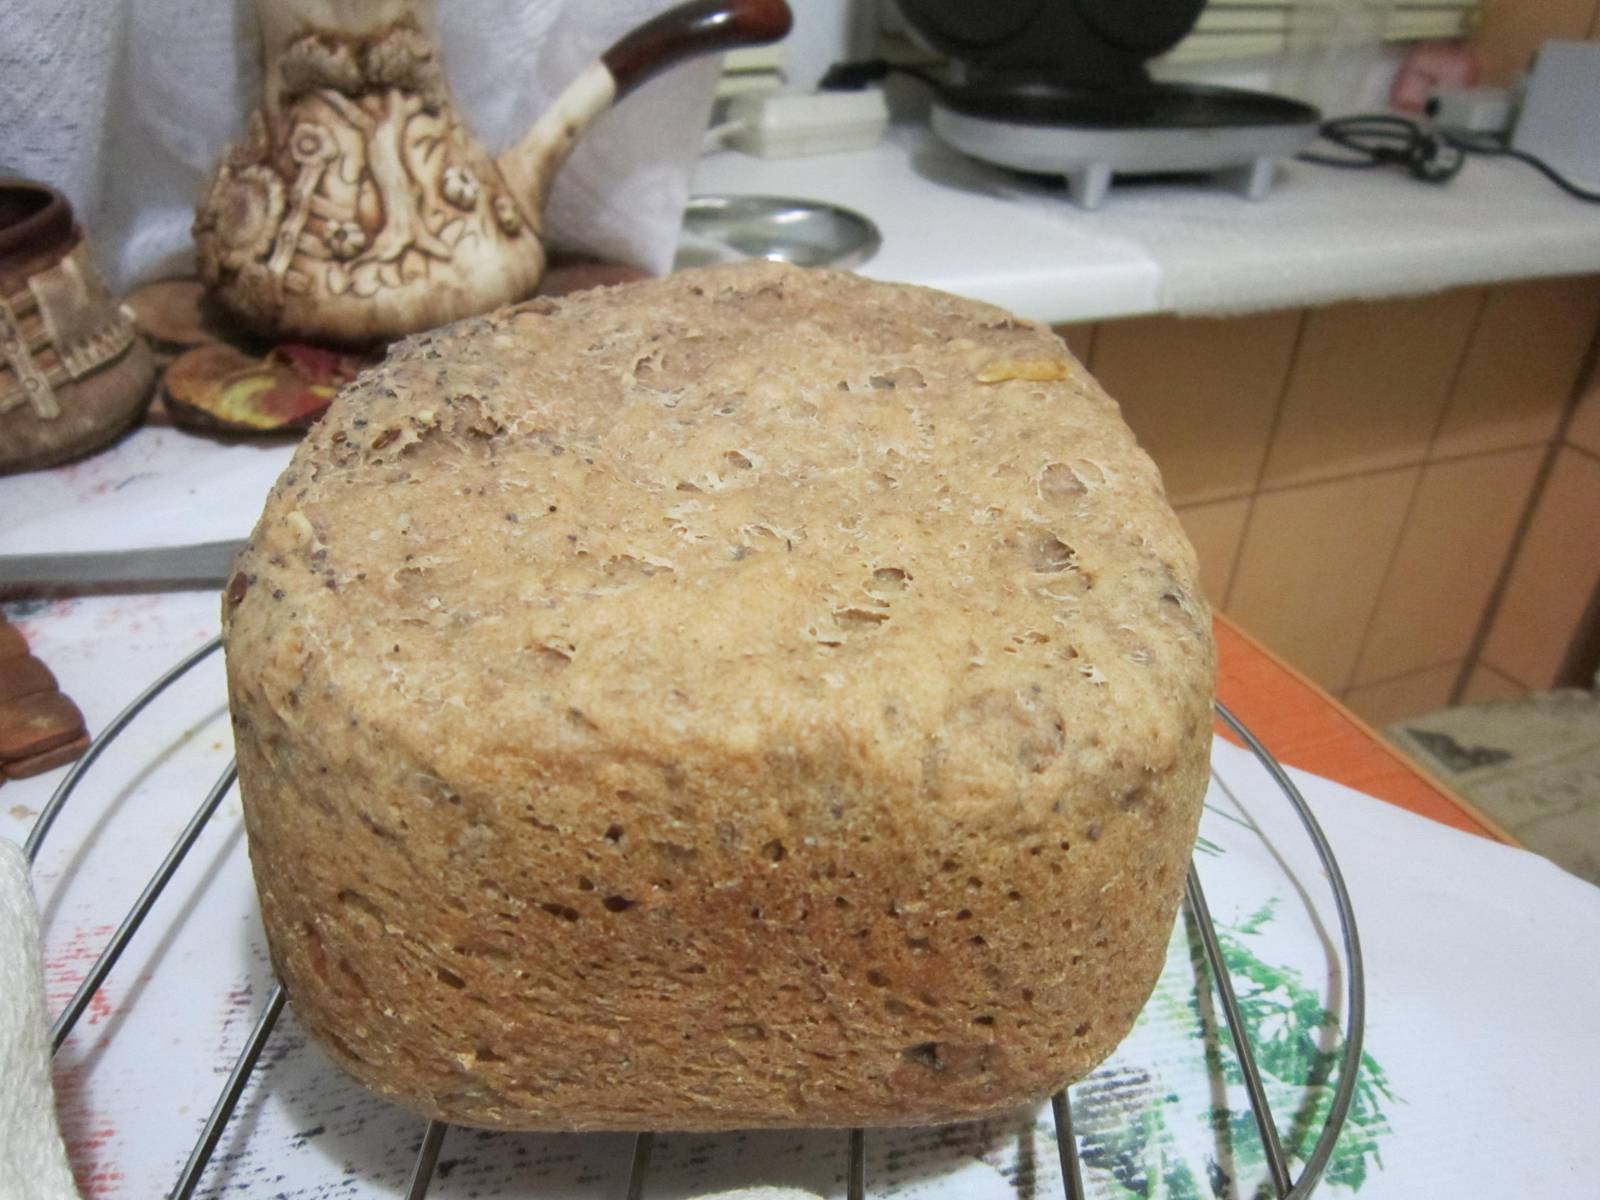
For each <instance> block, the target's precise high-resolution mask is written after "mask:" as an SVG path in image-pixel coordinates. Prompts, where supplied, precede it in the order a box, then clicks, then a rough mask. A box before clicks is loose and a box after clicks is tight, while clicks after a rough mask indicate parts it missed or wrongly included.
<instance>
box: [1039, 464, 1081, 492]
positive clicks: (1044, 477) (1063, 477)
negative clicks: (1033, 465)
mask: <svg viewBox="0 0 1600 1200" xmlns="http://www.w3.org/2000/svg"><path fill="white" fill-rule="evenodd" d="M1088 490H1089V489H1088V487H1087V485H1085V483H1084V481H1083V480H1082V479H1081V478H1079V476H1078V473H1077V472H1076V471H1074V470H1073V469H1072V468H1071V467H1069V466H1067V464H1066V463H1047V464H1045V468H1044V470H1043V471H1041V472H1040V473H1039V494H1040V495H1041V496H1043V497H1044V498H1045V499H1047V500H1070V499H1072V498H1073V497H1075V496H1082V495H1083V494H1084V493H1086V492H1087V491H1088Z"/></svg>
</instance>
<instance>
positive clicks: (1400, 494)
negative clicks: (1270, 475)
mask: <svg viewBox="0 0 1600 1200" xmlns="http://www.w3.org/2000/svg"><path fill="white" fill-rule="evenodd" d="M1420 474H1421V469H1420V468H1417V467H1403V468H1401V469H1400V470H1397V471H1384V472H1381V473H1378V474H1374V475H1361V476H1357V477H1355V478H1353V479H1339V480H1335V481H1333V482H1331V483H1314V484H1308V485H1306V486H1305V487H1297V488H1289V489H1286V490H1284V491H1278V492H1264V493H1262V494H1261V495H1259V496H1257V497H1256V500H1255V505H1254V507H1253V509H1252V510H1251V514H1250V522H1249V525H1248V526H1247V527H1246V529H1245V535H1244V545H1243V547H1242V548H1241V549H1240V552H1239V565H1238V566H1237V567H1236V568H1235V569H1234V573H1233V586H1232V588H1231V589H1230V591H1229V593H1228V614H1229V615H1230V616H1231V617H1233V618H1234V619H1235V620H1236V621H1238V622H1239V624H1240V625H1242V626H1243V627H1244V628H1245V629H1246V630H1247V631H1249V632H1250V633H1252V634H1254V635H1255V636H1256V637H1259V638H1260V639H1261V640H1262V641H1263V642H1265V643H1266V644H1267V645H1268V646H1270V647H1271V648H1272V649H1273V650H1275V651H1276V652H1277V653H1279V654H1281V655H1282V656H1283V657H1284V658H1286V659H1287V660H1288V661H1289V662H1290V663H1291V664H1293V665H1294V666H1295V667H1297V668H1299V669H1300V670H1301V671H1303V672H1304V673H1305V674H1306V675H1308V676H1310V677H1311V678H1312V679H1313V680H1315V681H1316V682H1317V683H1319V684H1321V685H1322V686H1323V687H1325V688H1327V689H1328V690H1329V691H1336V692H1337V691H1343V690H1344V688H1345V687H1346V686H1347V685H1348V684H1349V682H1350V675H1351V673H1352V672H1353V671H1354V670H1355V665H1356V657H1357V656H1358V655H1359V654H1360V652H1361V641H1362V637H1363V635H1364V634H1365V633H1366V630H1367V625H1368V623H1369V622H1370V620H1371V618H1372V613H1373V609H1374V608H1375V606H1376V605H1377V603H1378V592H1379V590H1380V589H1381V588H1382V586H1383V578H1384V573H1385V572H1386V571H1387V569H1388V566H1389V559H1390V557H1391V556H1392V555H1393V553H1394V549H1395V543H1396V542H1397V541H1398V540H1399V537H1400V530H1401V527H1402V525H1403V524H1404V522H1405V515H1406V508H1407V506H1408V504H1409V503H1410V500H1411V494H1412V492H1413V491H1414V490H1415V488H1416V484H1417V479H1418V476H1419V475H1420Z"/></svg>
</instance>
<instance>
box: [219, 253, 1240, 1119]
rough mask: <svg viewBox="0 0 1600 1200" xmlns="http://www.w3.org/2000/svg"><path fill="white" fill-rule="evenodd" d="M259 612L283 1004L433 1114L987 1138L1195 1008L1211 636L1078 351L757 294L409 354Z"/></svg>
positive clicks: (358, 396) (342, 416) (285, 554)
mask: <svg viewBox="0 0 1600 1200" xmlns="http://www.w3.org/2000/svg"><path fill="white" fill-rule="evenodd" d="M223 605H224V620H225V630H226V645H227V661H228V677H229V687H230V696H231V701H232V709H233V719H234V725H235V730H236V734H237V743H238V756H239V778H240V784H241V787H242V789H243V797H244V803H245V816H246V821H247V824H248V831H249V840H250V851H251V857H252V860H253V863H254V870H255V875H256V881H257V885H258V888H259V891H260V896H261V908H262V914H263V917H264V919H265V923H266V929H267V933H268V935H269V939H270V943H271V947H272V955H273V960H274V963H275V964H276V967H277V970H278V972H279V974H280V976H281V978H282V980H283V982H284V983H285V984H286V986H287V988H288V992H289V996H290V999H291V1001H292V1003H293V1006H294V1008H295V1010H296V1012H297V1013H298V1014H299V1017H300V1019H301V1020H302V1022H303V1023H304V1024H305V1025H306V1026H307V1027H308V1028H309V1029H310V1030H311V1032H312V1033H313V1034H314V1035H315V1036H316V1038H317V1039H318V1040H320V1042H321V1043H322V1044H323V1045H324V1046H325V1047H326V1048H327V1049H328V1051H329V1052H330V1053H331V1054H332V1056H333V1057H334V1058H335V1059H336V1060H337V1061H338V1062H339V1063H340V1064H341V1065H342V1066H344V1067H345V1068H346V1069H347V1070H348V1071H349V1072H350V1073H351V1074H353V1075H355V1076H356V1077H357V1078H358V1079H360V1080H361V1081H362V1082H364V1083H365V1084H367V1085H368V1086H370V1087H372V1088H374V1089H376V1090H378V1091H379V1092H381V1093H383V1094H385V1095H387V1096H390V1097H392V1098H393V1099H395V1100H396V1101H398V1102H400V1103H401V1104H404V1105H407V1106H410V1107H411V1108H413V1109H416V1110H418V1111H420V1112H422V1113H426V1114H430V1115H433V1116H438V1117H443V1118H447V1119H449V1120H452V1121H457V1122H464V1123H467V1124H475V1125H483V1126H494V1127H507V1128H524V1129H547V1130H560V1129H619V1130H620V1129H696V1130H711V1129H723V1128H732V1127H757V1126H839V1125H853V1124H867V1125H891V1124H909V1123H926V1122H938V1121H948V1120H956V1119H964V1118H970V1117H978V1116H981V1115H983V1114H987V1113H992V1112H995V1111H997V1110H1002V1109H1005V1108H1008V1107H1010V1106H1014V1105H1017V1104H1019V1103H1021V1102H1024V1101H1028V1100H1032V1099H1036V1098H1039V1097H1042V1096H1044V1095H1046V1094H1048V1093H1050V1092H1052V1091H1054V1090H1055V1089H1057V1088H1059V1087H1061V1086H1062V1085H1063V1084H1064V1083H1066V1082H1068V1081H1070V1080H1073V1079H1075V1078H1079V1077H1081V1076H1082V1075H1083V1074H1085V1073H1086V1072H1087V1071H1089V1070H1090V1069H1091V1068H1092V1067H1093V1066H1094V1065H1095V1064H1096V1063H1098V1062H1099V1061H1100V1060H1101V1059H1102V1058H1103V1057H1104V1056H1105V1055H1106V1054H1108V1053H1109V1052H1110V1050H1111V1049H1112V1048H1113V1047H1114V1046H1115V1045H1116V1044H1117V1043H1118V1041H1120V1040H1121V1039H1122V1038H1123V1036H1124V1035H1125V1034H1126V1033H1127V1032H1128V1029H1129V1027H1130V1025H1131V1024H1132V1022H1133V1020H1134V1017H1135V1015H1136V1014H1137V1013H1138V1011H1139V1009H1140V1008H1141V1006H1142V1005H1143V1003H1144V1001H1145V1000H1146V998H1147V997H1148V996H1149V993H1150V991H1151V989H1152V987H1153V986H1154V983H1155V979H1156V976H1157V974H1158V972H1159V970H1160V967H1161V964H1162V961H1163V958H1164V954H1165V950H1166V946H1167V942H1168V939H1169V935H1170V934H1171V930H1172V922H1173V916H1174V912H1175V910H1176V906H1177V903H1178V900H1179V897H1180V894H1181V892H1182V887H1183V878H1184V871H1185V867H1186V864H1187V861H1188V858H1189V854H1190V851H1191V849H1192V847H1193V843H1194V837H1195V829H1196V824H1197V821H1198V818H1199V811H1200V805H1201V798H1202V794H1203V792H1204V790H1205V783H1206V777H1207V762H1208V752H1209V745H1210V729H1211V722H1210V702H1211V696H1212V684H1213V648H1212V642H1211V634H1210V620H1209V614H1208V610H1207V607H1206V604H1205V602H1204V600H1203V599H1202V597H1201V595H1200V592H1199V589H1198V585H1197V577H1196V567H1195V560H1194V554H1193V551H1192V550H1191V549H1190V547H1189V545H1188V543H1187V542H1186V540H1185V539H1184V536H1183V534H1182V532H1181V530H1180V528H1179V526H1178V523H1177V521H1176V519H1175V518H1174V516H1173V514H1172V512H1171V510H1170V509H1169V508H1168V506H1167V504H1166V501H1165V500H1164V498H1163V494H1162V488H1161V481H1160V478H1159V476H1158V474H1157V472H1156V469H1155V467H1154V466H1153V465H1152V464H1151V462H1150V460H1149V458H1147V457H1146V456H1145V454H1144V453H1143V452H1142V451H1141V450H1139V448H1138V447H1137V446H1136V444H1135V443H1134V440H1133V438H1132V436H1131V435H1130V433H1129V431H1128V429H1127V428H1126V426H1125V425H1124V424H1123V423H1122V420H1121V418H1120V416H1119V414H1118V410H1117V406H1116V405H1115V403H1113V401H1112V400H1110V399H1109V398H1108V397H1107V396H1106V395H1105V394H1104V393H1103V392H1102V391H1101V390H1100V388H1099V387H1098V386H1097V385H1096V384H1095V382H1094V381H1093V380H1092V379H1091V378H1090V377H1089V375H1088V374H1087V373H1086V372H1085V370H1084V369H1083V367H1082V366H1080V365H1079V364H1078V363H1077V362H1076V361H1075V360H1074V359H1073V358H1072V357H1071V355H1070V354H1069V353H1068V351H1067V349H1066V347H1065V346H1064V345H1063V344H1062V342H1061V341H1060V340H1059V339H1057V338H1056V337H1055V336H1054V335H1052V334H1051V333H1050V331H1049V330H1048V329H1045V328H1043V327H1041V326H1038V325H1034V324H1032V323H1029V322H1025V321H1021V320H1018V319H1016V318H1014V317H1011V316H1009V315H1007V314H1006V313H1005V312H1002V311H1000V310H998V309H995V308H992V307H989V306H987V305H983V304H977V303H973V302H971V301H967V300H962V299H958V298H956V297H953V296H949V295H945V294H942V293H939V292H935V291H930V290H926V289H921V288H913V287H906V286H894V285H888V284H882V283H875V282H869V281H867V280H863V279H860V278H856V277H853V276H848V275H839V274H830V273H823V272H807V271H801V270H798V269H794V268H787V267H779V266H775V265H769V264H758V265H741V266H736V267H718V268H713V269H709V270H705V271H694V272H685V273H682V274H678V275H675V276H672V277H669V278H666V279H661V280H655V281H649V282H645V283H639V284H633V285H627V286H623V287H616V288H607V289H599V290H595V291H592V292H587V293H583V294H580V295H577V296H574V297H570V298H568V299H565V300H562V301H546V300H535V301H533V302H531V303H527V304H523V305H521V306H518V307H513V308H509V309H505V310H502V311H500V312H498V313H495V314H493V315H490V316H487V317H483V318H479V319H474V320H469V321H466V322H463V323H460V324H457V325H454V326H451V327H449V328H446V329H444V330H441V331H438V332H435V333H432V334H427V335H423V336H419V337H415V338H412V339H411V340H409V341H408V342H406V343H404V344H403V345H401V346H400V347H398V348H397V349H396V350H395V351H393V352H392V353H391V354H390V356H389V358H388V360H387V361H386V362H385V363H384V364H383V365H381V366H380V367H378V368H375V369H374V370H372V371H369V372H368V373H366V374H365V375H363V376H362V377H361V378H360V379H359V380H357V382H355V383H354V384H352V385H351V386H350V387H348V388H347V389H346V390H345V391H344V393H343V394H342V395H341V396H340V397H339V398H338V400H337V401H336V402H335V403H334V405H333V407H332V409H331V410H330V411H329V413H328V415H327V416H326V418H325V419H324V420H323V421H322V422H321V423H320V424H319V425H318V426H317V427H316V428H315V429H314V430H313V431H312V432H311V434H310V436H309V437H308V438H307V440H306V442H305V443H304V445H303V446H302V447H301V448H300V450H299V451H298V453H297V454H296V455H295V458H294V461H293V463H292V464H291V466H290V467H289V468H288V469H287V471H286V472H285V473H284V475H283V477H282V478H281V479H280V480H279V482H278V485H277V487H276V488H275V490H274V491H273V493H272V496H271V498H270V500H269V501H268V504H267V507H266V511H265V513H264V515H263V516H262V518H261V521H260V524H259V525H257V527H256V530H255V533H254V536H253V537H252V539H251V542H250V545H249V547H248V548H247V549H246V550H245V551H244V553H243V555H242V556H241V558H240V559H239V562H238V564H237V574H236V575H235V576H234V577H233V579H232V582H231V583H230V585H229V586H228V588H227V592H226V595H225V597H224V600H223Z"/></svg>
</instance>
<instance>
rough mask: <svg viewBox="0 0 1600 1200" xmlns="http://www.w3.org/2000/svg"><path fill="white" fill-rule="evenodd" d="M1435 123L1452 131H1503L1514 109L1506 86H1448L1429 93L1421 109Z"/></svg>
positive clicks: (1507, 127)
mask: <svg viewBox="0 0 1600 1200" xmlns="http://www.w3.org/2000/svg"><path fill="white" fill-rule="evenodd" d="M1423 111H1425V112H1426V113H1427V114H1428V116H1429V117H1431V118H1432V119H1433V122H1434V124H1436V125H1438V126H1439V127H1440V128H1442V129H1448V130H1450V131H1452V132H1454V133H1477V134H1491V133H1504V132H1506V131H1507V130H1508V129H1510V128H1511V122H1512V119H1513V118H1514V117H1515V115H1516V113H1515V110H1514V108H1513V105H1512V103H1511V93H1510V92H1508V91H1507V90H1506V89H1505V88H1492V87H1471V88H1451V89H1450V90H1448V91H1442V92H1435V93H1434V94H1433V95H1431V96H1429V97H1428V103H1427V105H1426V107H1425V108H1424V110H1423Z"/></svg>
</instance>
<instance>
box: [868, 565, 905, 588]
mask: <svg viewBox="0 0 1600 1200" xmlns="http://www.w3.org/2000/svg"><path fill="white" fill-rule="evenodd" d="M910 578H911V576H910V575H908V574H907V573H906V572H905V571H903V570H901V569H900V568H899V567H878V568H877V569H876V570H874V571H873V572H872V583H871V584H869V585H868V590H869V591H880V592H901V591H904V590H905V586H906V582H907V581H908V580H909V579H910Z"/></svg>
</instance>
